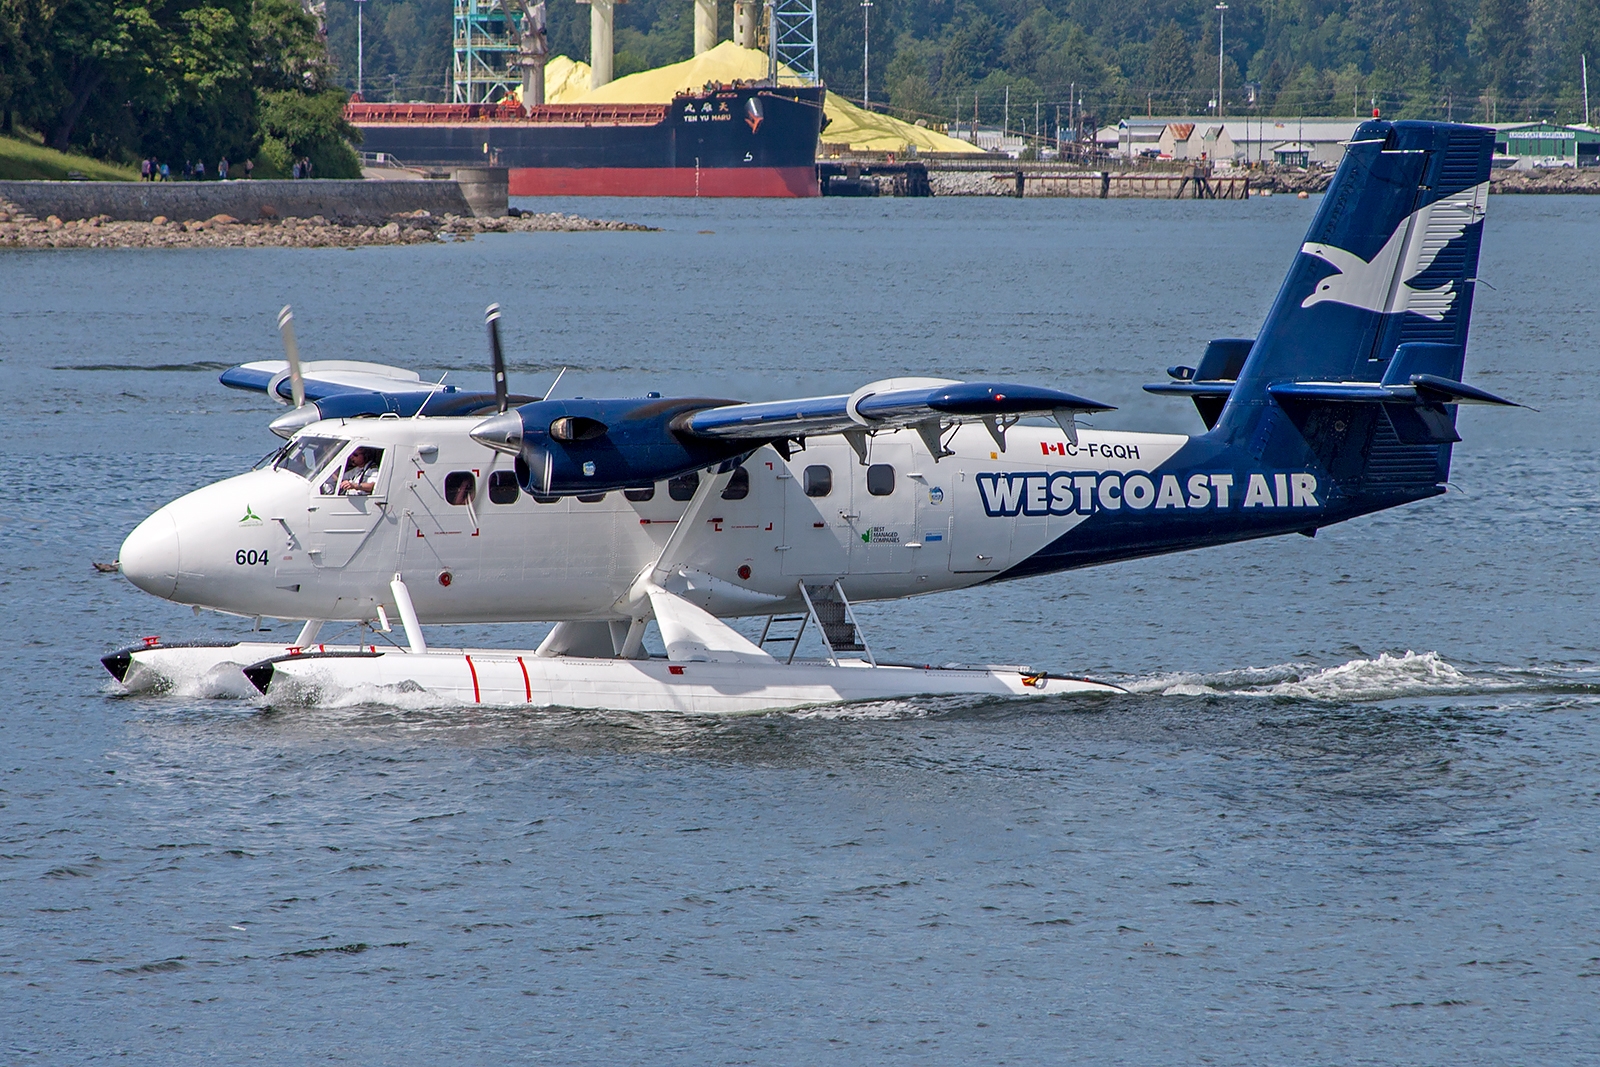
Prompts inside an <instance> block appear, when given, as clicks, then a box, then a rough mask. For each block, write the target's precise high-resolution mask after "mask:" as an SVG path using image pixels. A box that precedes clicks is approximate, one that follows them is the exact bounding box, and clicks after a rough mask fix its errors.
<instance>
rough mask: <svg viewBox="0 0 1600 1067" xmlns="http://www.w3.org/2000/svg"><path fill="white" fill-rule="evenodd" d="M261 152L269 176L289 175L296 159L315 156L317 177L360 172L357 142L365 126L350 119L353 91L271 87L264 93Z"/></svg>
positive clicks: (262, 167) (260, 164) (264, 171)
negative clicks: (346, 111)
mask: <svg viewBox="0 0 1600 1067" xmlns="http://www.w3.org/2000/svg"><path fill="white" fill-rule="evenodd" d="M261 99H262V108H261V153H260V155H259V156H258V157H257V158H258V167H259V168H260V170H261V172H262V173H261V176H262V177H264V178H275V177H276V178H287V177H288V176H289V174H290V172H291V168H292V167H293V165H294V161H295V160H297V159H302V158H304V159H309V160H310V161H311V173H312V174H313V175H314V176H316V177H318V178H359V177H361V161H360V160H359V159H357V158H356V154H355V151H354V150H353V149H352V148H351V147H350V146H351V144H352V143H359V142H360V140H361V132H360V131H359V130H357V129H356V128H355V127H353V126H351V125H350V124H349V123H348V122H346V121H345V117H344V105H345V101H346V100H348V99H349V94H348V93H346V92H344V91H343V90H341V89H327V90H324V91H322V92H320V93H302V92H298V91H296V90H292V89H290V90H268V91H266V92H263V93H262V94H261Z"/></svg>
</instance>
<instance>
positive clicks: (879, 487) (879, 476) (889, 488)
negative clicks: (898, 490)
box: [867, 463, 894, 496]
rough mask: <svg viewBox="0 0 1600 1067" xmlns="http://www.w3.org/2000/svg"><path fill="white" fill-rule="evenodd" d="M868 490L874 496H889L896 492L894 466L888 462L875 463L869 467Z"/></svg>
mask: <svg viewBox="0 0 1600 1067" xmlns="http://www.w3.org/2000/svg"><path fill="white" fill-rule="evenodd" d="M867 492H869V493H871V494H872V495H873V496H888V495H889V494H890V493H892V492H894V468H893V467H891V466H890V465H889V464H887V463H874V464H873V465H872V466H870V467H868V468H867Z"/></svg>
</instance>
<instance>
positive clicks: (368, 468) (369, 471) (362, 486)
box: [339, 445, 383, 496]
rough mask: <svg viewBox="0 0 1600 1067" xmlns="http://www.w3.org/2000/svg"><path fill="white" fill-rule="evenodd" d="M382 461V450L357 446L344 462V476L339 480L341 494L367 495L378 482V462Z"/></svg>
mask: <svg viewBox="0 0 1600 1067" xmlns="http://www.w3.org/2000/svg"><path fill="white" fill-rule="evenodd" d="M382 462H383V450H382V449H377V448H368V447H367V446H366V445H359V446H357V448H356V450H355V451H354V452H351V453H350V458H349V459H348V460H346V461H345V464H344V477H343V478H341V479H340V480H339V494H340V495H341V496H368V495H370V494H371V492H372V490H373V488H374V487H375V486H376V485H377V483H378V464H380V463H382Z"/></svg>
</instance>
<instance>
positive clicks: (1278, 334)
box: [1216, 120, 1494, 455]
mask: <svg viewBox="0 0 1600 1067" xmlns="http://www.w3.org/2000/svg"><path fill="white" fill-rule="evenodd" d="M1493 147H1494V145H1493V133H1492V131H1490V130H1488V129H1486V128H1483V127H1478V126H1458V125H1452V124H1448V123H1440V122H1383V121H1378V120H1373V121H1371V122H1364V123H1362V124H1361V125H1360V126H1359V127H1358V128H1357V129H1356V132H1355V135H1354V137H1353V138H1352V139H1351V141H1350V143H1349V146H1348V147H1347V148H1346V151H1345V156H1344V160H1343V162H1341V163H1340V165H1339V170H1338V172H1337V173H1336V174H1335V175H1334V178H1333V181H1332V183H1331V184H1330V185H1329V186H1328V191H1327V194H1326V195H1325V196H1324V197H1323V201H1322V204H1321V206H1320V207H1319V208H1318V210H1317V215H1316V218H1315V219H1314V220H1313V221H1312V223H1311V228H1310V230H1309V231H1308V232H1307V234H1306V239H1305V243H1304V244H1302V245H1301V246H1300V251H1299V252H1298V253H1297V254H1296V256H1295V261H1294V264H1293V266H1291V267H1290V269H1289V275H1288V277H1287V278H1286V279H1285V281H1284V283H1283V288H1282V289H1280V290H1279V292H1278V297H1277V300H1276V301H1274V303H1273V305H1272V310H1271V311H1270V312H1269V313H1268V315H1267V320H1266V323H1265V324H1264V325H1263V327H1262V330H1261V333H1260V336H1259V337H1258V338H1257V339H1256V343H1255V345H1254V347H1253V348H1252V349H1251V351H1250V355H1249V357H1248V358H1247V359H1246V360H1245V363H1244V366H1243V367H1242V368H1241V370H1240V372H1239V377H1238V382H1237V384H1236V385H1235V387H1234V389H1233V391H1232V395H1231V396H1230V398H1229V401H1228V405H1227V407H1226V409H1225V410H1224V411H1223V413H1222V417H1221V419H1220V420H1219V422H1218V425H1217V430H1216V432H1217V433H1218V434H1219V435H1221V436H1223V437H1224V438H1225V439H1227V440H1230V441H1233V442H1236V443H1247V442H1251V441H1254V440H1255V439H1257V438H1262V439H1263V440H1262V442H1261V443H1262V444H1264V443H1265V440H1264V439H1265V437H1266V436H1268V435H1269V434H1270V430H1271V428H1270V427H1263V426H1262V425H1261V423H1262V422H1263V419H1265V418H1267V417H1268V415H1269V414H1270V412H1271V409H1272V406H1273V402H1272V400H1271V398H1270V397H1269V395H1268V392H1267V389H1268V386H1271V385H1274V384H1277V383H1282V382H1316V381H1320V382H1380V381H1382V380H1383V379H1384V374H1385V371H1386V370H1387V369H1388V367H1389V363H1390V361H1391V359H1392V358H1393V356H1394V354H1395V350H1396V348H1398V347H1399V346H1400V345H1401V344H1406V343H1425V344H1429V345H1444V346H1450V347H1451V348H1452V349H1453V350H1454V352H1455V353H1456V354H1455V357H1454V361H1453V366H1452V367H1441V368H1440V370H1442V371H1444V372H1446V374H1447V376H1448V377H1452V378H1459V377H1460V375H1461V360H1462V358H1463V355H1464V353H1465V350H1466V342H1467V323H1468V320H1469V318H1470V317H1471V314H1472V294H1473V286H1474V282H1475V280H1476V276H1477V270H1478V249H1479V244H1480V241H1481V239H1482V236H1483V218H1484V210H1485V206H1486V202H1487V199H1488V191H1489V160H1490V155H1491V153H1492V151H1493ZM1252 450H1253V451H1258V452H1259V450H1258V449H1252ZM1446 455H1447V453H1446Z"/></svg>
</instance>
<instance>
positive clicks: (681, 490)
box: [667, 471, 700, 500]
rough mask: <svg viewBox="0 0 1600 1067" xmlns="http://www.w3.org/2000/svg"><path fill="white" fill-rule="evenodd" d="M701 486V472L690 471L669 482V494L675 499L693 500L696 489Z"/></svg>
mask: <svg viewBox="0 0 1600 1067" xmlns="http://www.w3.org/2000/svg"><path fill="white" fill-rule="evenodd" d="M698 488H700V473H699V472H698V471H690V472H689V473H688V474H685V475H684V476H683V477H681V478H674V479H672V480H671V481H669V482H668V483H667V495H668V496H670V497H671V498H672V499H674V500H693V499H694V491H695V490H696V489H698Z"/></svg>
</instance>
